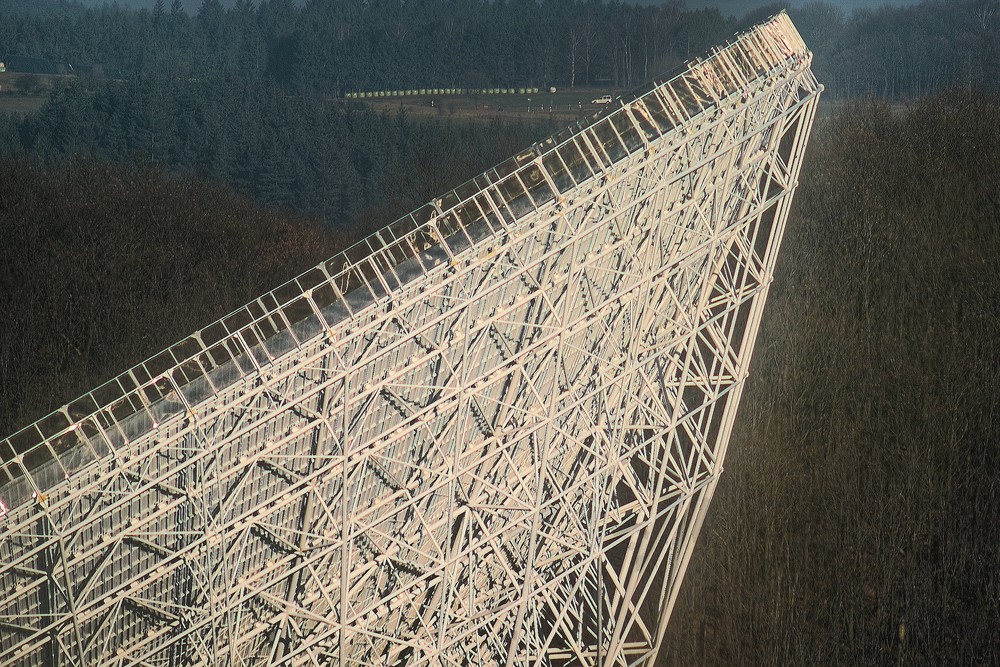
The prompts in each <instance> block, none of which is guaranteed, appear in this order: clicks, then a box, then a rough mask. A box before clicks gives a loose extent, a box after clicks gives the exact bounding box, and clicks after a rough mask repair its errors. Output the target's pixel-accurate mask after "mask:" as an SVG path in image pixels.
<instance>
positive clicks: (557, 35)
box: [0, 0, 1000, 99]
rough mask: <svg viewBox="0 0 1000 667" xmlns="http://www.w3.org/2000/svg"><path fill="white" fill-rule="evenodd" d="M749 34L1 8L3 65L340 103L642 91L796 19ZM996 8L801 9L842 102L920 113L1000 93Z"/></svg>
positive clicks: (419, 12) (798, 16)
mask: <svg viewBox="0 0 1000 667" xmlns="http://www.w3.org/2000/svg"><path fill="white" fill-rule="evenodd" d="M786 7H787V5H786V4H785V3H782V2H778V3H775V4H773V5H769V6H767V7H765V8H763V9H762V10H758V11H756V12H753V13H752V14H750V15H748V16H746V17H743V18H742V19H737V18H734V17H724V16H723V15H722V14H721V13H720V12H719V11H718V10H697V11H688V10H686V9H685V8H684V5H683V3H682V2H679V1H677V2H667V3H665V4H662V5H656V6H644V5H633V4H627V3H619V2H612V3H605V2H602V1H601V0H541V1H537V0H471V1H470V0H420V1H419V2H412V1H404V0H370V1H369V2H355V1H352V0H312V1H310V2H307V3H304V4H301V6H300V4H299V3H296V2H293V1H292V0H260V1H259V2H254V1H253V0H236V2H235V3H234V4H233V6H232V7H230V8H228V9H227V8H225V7H224V6H223V5H222V4H221V2H220V1H219V0H203V2H202V3H201V6H200V8H199V9H198V11H197V12H196V13H194V14H193V15H189V14H188V13H187V12H186V11H185V10H184V8H183V6H182V4H181V3H180V1H179V0H173V1H172V2H168V1H167V0H158V2H157V3H156V5H155V6H154V8H153V9H152V10H148V9H139V10H133V9H130V8H128V7H120V6H118V5H117V4H110V5H104V6H102V7H100V8H91V9H86V8H84V7H83V6H82V5H79V4H76V3H70V2H56V1H55V0H38V1H36V0H30V1H29V0H3V1H2V2H0V58H3V57H7V58H11V57H15V61H16V56H22V57H27V56H33V57H41V58H46V59H50V60H52V61H56V62H60V63H68V64H70V65H72V66H73V71H75V72H77V73H80V74H87V75H91V76H103V77H110V78H118V79H132V78H135V77H144V76H150V75H163V76H170V77H177V78H179V79H191V78H197V79H211V80H220V79H236V80H241V81H253V82H260V81H261V80H267V81H271V82H274V83H275V84H277V85H279V86H280V87H282V88H283V89H284V90H286V91H294V92H304V91H308V92H313V93H321V94H325V95H331V94H332V95H339V94H344V93H346V92H351V91H354V90H386V89H405V88H423V87H462V88H477V87H491V86H515V87H516V86H550V85H554V86H563V87H565V86H570V87H574V86H581V85H601V86H608V87H616V88H627V87H631V86H635V85H637V84H639V83H642V82H644V81H646V80H648V79H650V78H652V77H655V76H658V75H661V74H663V73H664V72H666V71H668V70H670V69H671V68H672V67H674V66H675V65H677V64H678V63H680V62H681V61H683V60H684V59H686V58H691V57H694V56H697V55H699V54H700V53H701V52H703V51H704V50H705V49H707V48H709V47H710V46H712V45H714V44H718V43H719V42H721V41H723V40H725V39H727V38H729V37H730V36H732V35H733V33H734V32H736V31H737V30H739V29H741V28H743V27H745V26H747V25H749V24H750V23H752V22H753V21H756V20H759V19H761V18H764V17H766V16H767V15H768V14H771V13H774V12H776V11H779V10H781V9H783V8H786ZM998 7H1000V6H998V5H997V2H996V0H948V1H947V2H944V1H942V0H925V2H923V3H921V4H917V5H907V6H898V7H891V6H886V7H883V8H881V9H876V10H856V11H854V12H853V13H851V14H850V15H847V14H845V13H844V12H843V11H842V10H840V9H839V8H837V7H836V6H835V5H833V4H830V3H826V2H808V3H805V4H801V5H799V4H795V5H794V6H792V7H791V8H790V9H789V12H790V14H791V16H792V18H793V20H794V21H795V22H796V23H797V24H798V25H799V27H800V29H801V31H802V33H803V36H804V37H805V38H806V41H807V43H808V44H809V46H810V47H811V48H812V49H813V50H814V52H815V54H816V72H817V74H818V75H819V76H820V78H821V79H822V80H823V82H824V83H825V84H826V86H827V90H828V94H829V95H832V96H836V97H855V96H869V95H873V96H878V97H882V98H886V99H899V98H912V97H919V96H921V95H924V94H927V93H932V92H936V91H941V90H944V89H947V88H950V87H954V86H964V87H967V88H968V87H988V88H994V87H996V81H998V80H1000V76H998V75H1000V11H998Z"/></svg>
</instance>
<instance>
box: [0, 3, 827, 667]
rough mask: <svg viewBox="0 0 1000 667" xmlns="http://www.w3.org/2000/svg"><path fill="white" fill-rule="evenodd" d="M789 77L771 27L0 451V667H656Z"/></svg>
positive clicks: (791, 123) (753, 297)
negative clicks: (646, 666) (650, 664)
mask: <svg viewBox="0 0 1000 667" xmlns="http://www.w3.org/2000/svg"><path fill="white" fill-rule="evenodd" d="M810 58H811V56H810V54H809V53H808V51H806V50H805V47H804V45H802V43H801V40H800V39H799V37H798V34H797V33H796V32H795V29H794V27H792V25H791V23H790V22H789V21H788V19H787V17H785V16H784V15H779V16H778V17H775V18H773V19H771V20H769V21H768V22H766V23H764V24H761V25H759V26H757V27H755V28H753V29H752V30H750V31H748V32H747V33H744V34H743V35H741V36H739V37H738V38H736V39H735V40H734V41H733V42H732V43H730V44H727V45H726V46H724V47H721V48H720V49H717V50H715V51H713V52H712V53H711V54H709V55H708V56H707V57H706V58H705V59H702V60H698V61H694V62H692V63H689V64H688V65H687V66H686V67H685V68H684V69H683V71H681V72H680V73H679V74H677V75H676V76H675V77H673V78H671V79H669V80H667V81H665V82H663V83H659V84H656V85H653V86H651V87H649V88H648V89H646V90H645V91H641V92H640V93H638V94H636V95H635V96H634V97H630V98H626V99H625V100H623V101H622V103H621V104H620V106H618V107H617V108H616V109H614V110H612V111H610V112H608V113H605V114H603V115H600V116H598V117H596V118H594V119H592V120H591V121H590V122H589V123H587V124H583V125H581V126H579V127H577V128H575V129H573V130H570V131H567V132H564V133H560V134H558V135H555V136H554V137H552V138H551V139H549V140H547V141H546V142H542V143H541V144H538V145H536V146H534V147H532V149H530V150H529V151H526V152H525V153H523V154H521V155H518V156H516V157H515V158H512V159H511V160H510V161H508V162H507V163H504V164H503V165H500V166H498V167H497V168H496V169H494V170H491V171H490V172H487V173H486V174H484V175H483V176H481V177H478V178H477V179H475V180H474V181H472V182H471V183H470V184H467V185H465V186H462V187H461V188H459V189H457V190H456V191H454V192H452V193H449V194H448V195H446V196H444V197H442V198H441V199H438V200H435V202H433V203H432V204H431V205H429V206H428V207H425V208H424V209H421V210H420V211H418V212H415V213H414V214H413V215H411V216H410V217H409V218H408V219H407V220H406V221H405V222H406V224H401V223H396V224H394V225H391V226H390V227H388V228H386V229H385V230H382V231H381V232H379V233H378V234H376V235H375V236H374V237H372V238H371V239H368V240H366V241H365V242H363V243H362V244H361V245H360V246H358V247H356V248H352V249H351V250H349V251H347V253H345V255H343V256H341V257H338V258H334V259H333V260H330V261H329V262H327V263H324V265H321V266H320V267H317V269H315V270H314V271H313V272H311V273H309V274H306V275H305V276H303V277H300V278H299V279H297V280H296V281H293V283H290V284H289V285H286V286H283V287H282V288H279V289H278V290H276V291H275V292H272V293H271V294H269V295H265V296H264V297H261V299H258V300H257V301H256V302H254V304H250V305H248V306H247V307H246V308H245V309H241V310H240V311H237V313H234V314H233V315H231V316H229V317H228V318H226V319H224V320H223V321H221V322H220V323H217V324H216V325H212V327H209V328H207V329H205V330H203V331H202V332H199V333H197V334H195V335H194V336H192V337H191V338H189V339H188V340H187V341H184V342H183V343H181V344H178V345H177V346H174V347H173V348H171V349H170V350H168V351H166V352H165V353H163V354H162V355H158V356H157V357H154V358H153V359H152V360H150V361H149V362H147V363H146V364H143V365H142V366H140V367H137V368H136V369H133V370H132V371H130V372H129V373H128V374H126V375H125V376H122V377H120V378H118V379H116V380H115V381H113V383H109V384H108V385H105V386H104V387H102V388H100V389H99V390H95V392H92V393H91V394H88V396H86V397H83V398H81V399H80V400H79V401H76V402H74V403H72V404H70V405H69V406H66V407H65V408H63V409H62V410H61V411H59V412H57V413H55V414H54V416H51V417H50V418H46V420H42V422H39V423H38V424H36V425H33V426H32V427H30V428H29V429H26V430H25V431H23V432H21V433H19V434H16V435H15V436H14V437H12V438H11V439H10V440H9V441H5V442H4V443H3V447H4V449H3V452H4V453H3V458H2V459H0V461H2V463H3V465H2V466H0V473H2V474H0V503H2V504H0V665H33V664H45V665H80V666H83V665H94V664H101V665H121V666H125V665H191V666H194V665H232V666H238V665H263V664H267V665H272V664H275V665H277V664H281V665H341V666H344V665H413V666H416V665H424V664H426V665H447V664H454V665H470V664H471V665H497V666H500V665H503V666H509V665H570V664H595V665H597V664H600V665H632V664H641V663H643V662H644V661H649V660H651V659H653V658H654V657H655V654H656V652H657V650H658V648H659V646H660V643H661V641H662V637H663V631H664V627H665V625H666V622H667V619H668V618H669V615H670V611H671V609H672V606H673V604H674V601H675V599H676V595H677V591H678V587H679V585H680V582H681V579H682V577H683V573H684V570H685V567H686V565H687V562H688V560H689V559H690V557H691V552H692V549H693V545H694V541H695V539H696V537H697V534H698V530H699V528H700V525H701V522H702V519H703V517H704V513H705V511H706V509H707V506H708V504H709V502H710V500H711V496H712V493H713V490H714V488H715V484H716V482H717V480H718V478H719V475H720V474H721V472H722V465H723V460H724V456H725V450H726V446H727V443H728V438H729V433H730V429H731V427H732V423H733V419H734V417H735V413H736V409H737V407H738V405H739V401H740V394H741V392H742V388H743V383H744V381H745V378H746V375H747V371H748V367H749V361H750V357H751V354H752V350H753V345H754V341H755V339H756V332H757V327H758V325H759V321H760V315H761V309H762V308H763V304H764V301H765V299H766V296H767V291H768V286H769V284H770V281H771V276H772V274H773V270H774V264H775V258H776V253H777V250H778V246H779V244H780V240H781V236H782V233H783V227H784V224H785V220H786V217H787V212H788V205H789V201H790V199H791V195H792V192H793V191H794V188H795V186H796V179H797V176H798V170H799V166H800V163H801V157H802V153H803V150H804V146H805V143H806V141H807V138H808V132H809V129H810V127H811V124H812V120H813V116H814V113H815V106H816V101H817V99H818V94H819V92H820V89H821V88H820V86H818V84H816V82H815V80H814V79H813V77H812V74H811V73H810V70H809V63H810ZM109 387H110V388H109ZM107 396H110V397H111V398H110V399H108V398H106V397H107ZM39 439H40V440H39ZM36 443H37V444H36Z"/></svg>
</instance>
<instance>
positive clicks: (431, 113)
mask: <svg viewBox="0 0 1000 667" xmlns="http://www.w3.org/2000/svg"><path fill="white" fill-rule="evenodd" d="M615 94H616V93H615V92H614V91H612V90H609V89H605V88H578V89H575V90H557V91H556V92H555V93H550V92H548V91H539V92H538V93H534V94H524V95H521V94H508V95H414V96H408V97H387V98H375V99H365V100H362V101H363V102H365V103H366V104H369V105H370V106H371V107H372V108H373V109H376V110H379V111H387V112H395V111H399V110H405V111H406V112H407V113H408V114H411V115H414V116H421V117H435V116H441V117H444V116H448V117H454V118H459V119H488V118H495V117H497V116H500V117H503V118H517V119H523V120H535V119H546V118H552V119H556V120H563V121H572V120H576V119H577V118H580V117H582V116H586V115H589V114H592V113H594V112H595V111H597V110H598V109H601V108H602V105H599V104H593V103H592V101H593V100H595V99H597V98H599V97H601V96H602V95H612V96H614V95H615Z"/></svg>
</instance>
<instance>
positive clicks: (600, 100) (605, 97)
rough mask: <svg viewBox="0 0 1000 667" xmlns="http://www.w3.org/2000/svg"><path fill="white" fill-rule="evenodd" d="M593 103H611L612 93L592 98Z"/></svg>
mask: <svg viewBox="0 0 1000 667" xmlns="http://www.w3.org/2000/svg"><path fill="white" fill-rule="evenodd" d="M590 103H591V104H611V96H610V95H601V96H600V97H598V98H597V99H593V100H590Z"/></svg>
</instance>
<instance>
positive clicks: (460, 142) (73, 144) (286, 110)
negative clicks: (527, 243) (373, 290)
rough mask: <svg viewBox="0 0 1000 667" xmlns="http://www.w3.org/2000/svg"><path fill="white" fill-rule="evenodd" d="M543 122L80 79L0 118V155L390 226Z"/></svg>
mask: <svg viewBox="0 0 1000 667" xmlns="http://www.w3.org/2000/svg"><path fill="white" fill-rule="evenodd" d="M552 129H553V126H552V125H551V124H550V123H548V122H533V123H524V122H518V121H505V120H501V119H499V118H495V119H492V120H485V121H477V122H462V121H456V120H453V119H451V118H450V117H448V116H443V117H441V118H436V119H429V120H427V119H425V120H413V119H411V118H409V117H408V116H407V115H406V114H405V113H404V112H400V113H397V114H387V113H376V112H374V111H373V110H371V109H370V108H369V107H367V106H365V105H363V104H361V103H341V102H334V103H329V102H325V101H323V100H322V99H318V98H316V97H315V96H307V95H291V94H288V93H286V92H284V91H283V90H282V89H280V88H279V87H278V86H276V85H275V84H273V83H270V82H267V81H261V82H256V83H253V82H247V81H228V82H212V81H204V80H203V81H188V80H180V79H176V78H172V77H164V76H150V77H137V78H133V79H130V80H128V81H107V82H105V83H104V84H103V85H100V86H97V87H96V88H93V89H91V88H89V87H88V86H87V85H85V83H84V82H79V81H77V82H74V83H73V84H71V85H68V86H65V87H63V88H61V89H59V90H58V91H56V92H55V93H54V94H53V96H52V98H51V99H50V100H49V101H48V102H47V103H46V104H45V105H44V106H43V107H42V109H41V110H40V111H39V112H38V113H36V114H32V115H28V116H25V117H14V116H6V117H4V116H0V155H3V154H6V155H8V156H19V157H23V158H25V159H31V160H35V161H37V162H40V163H41V164H50V165H54V164H57V163H58V162H60V161H61V160H64V159H66V158H70V157H73V156H88V157H92V158H96V159H99V160H103V161H107V162H111V163H114V164H120V165H127V164H139V165H150V166H158V167H161V168H163V169H165V170H166V171H168V172H170V173H175V174H185V175H197V176H202V177H205V178H208V179H211V180H215V181H217V182H221V183H224V184H226V185H228V186H230V187H232V188H234V189H235V190H236V191H238V192H240V193H242V194H246V195H250V196H253V197H254V198H255V199H257V201H259V202H261V203H263V204H266V205H269V206H272V207H276V208H284V209H294V210H297V211H303V212H305V211H308V212H311V213H314V214H316V215H318V216H320V217H322V218H323V219H325V220H326V222H327V223H328V224H329V225H331V226H355V227H356V226H358V225H361V226H365V227H367V228H371V227H372V226H377V225H380V224H381V225H384V224H387V223H388V222H390V221H391V220H393V219H394V218H395V217H396V216H398V215H401V214H403V213H405V212H407V211H409V210H411V209H413V208H416V207H417V206H418V205H420V204H423V203H424V202H426V201H427V200H429V199H430V198H431V197H433V196H435V195H438V194H441V193H442V192H444V191H446V190H448V189H450V188H452V187H455V186H456V185H458V184H459V183H461V182H462V180H464V179H467V178H471V177H472V176H473V175H475V174H476V173H479V172H480V171H482V170H484V169H486V168H487V167H489V166H491V165H492V163H493V162H494V161H499V160H501V159H503V158H505V157H508V156H509V155H512V154H513V153H515V152H516V151H517V150H519V149H520V148H522V147H523V146H525V145H527V144H530V143H531V142H532V141H534V140H536V139H538V138H540V137H541V136H544V135H545V134H547V133H549V132H551V131H552Z"/></svg>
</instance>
